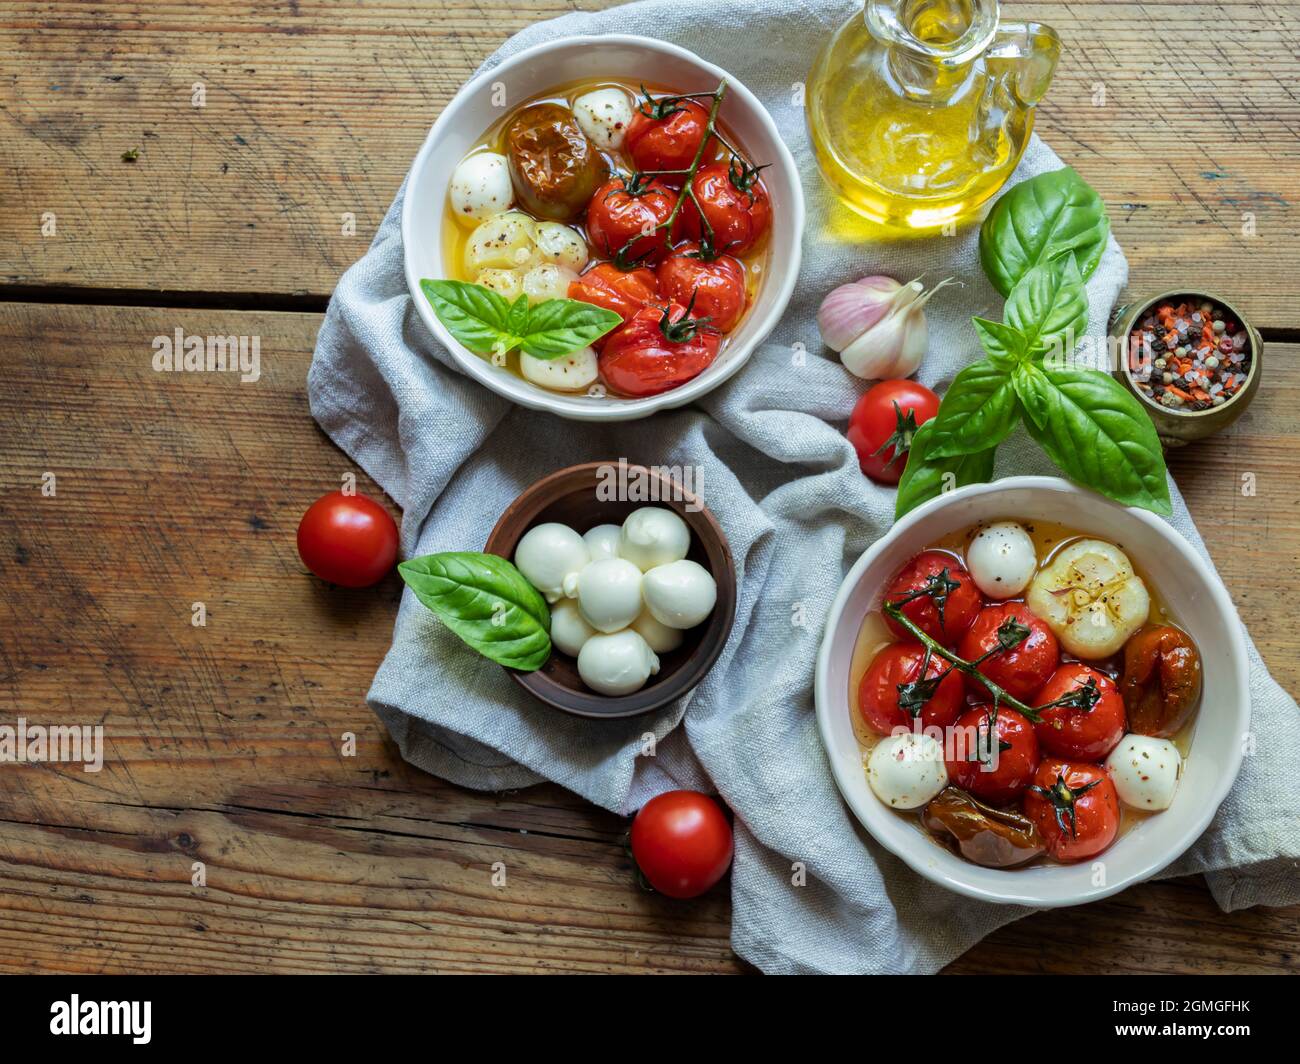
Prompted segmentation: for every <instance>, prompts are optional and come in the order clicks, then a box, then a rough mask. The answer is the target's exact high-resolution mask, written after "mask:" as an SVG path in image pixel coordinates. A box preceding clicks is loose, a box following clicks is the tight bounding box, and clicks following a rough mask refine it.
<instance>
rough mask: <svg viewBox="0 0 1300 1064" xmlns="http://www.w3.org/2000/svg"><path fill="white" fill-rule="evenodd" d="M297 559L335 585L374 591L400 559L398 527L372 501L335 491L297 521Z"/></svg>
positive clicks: (324, 496)
mask: <svg viewBox="0 0 1300 1064" xmlns="http://www.w3.org/2000/svg"><path fill="white" fill-rule="evenodd" d="M298 556H299V557H300V558H302V563H303V565H305V566H307V568H308V569H310V570H311V571H312V572H313V573H315V574H316V575H317V576H319V577H320V578H321V579H322V580H325V581H327V582H329V583H331V584H339V585H341V586H342V587H369V586H370V585H371V584H377V583H378V582H379V581H380V580H382V579H383V578H384V576H385V575H386V574H387V573H388V571H389V570H390V569H392V567H393V562H395V561H396V560H397V525H396V524H394V523H393V519H392V518H391V517H389V516H388V511H387V510H385V509H384V508H383V507H382V506H380V505H379V503H377V502H375V501H374V500H373V499H368V498H366V497H365V496H364V495H344V494H343V492H341V491H331V492H330V493H329V494H328V495H322V496H321V497H320V498H319V499H317V500H316V501H315V502H314V503H312V504H311V506H309V507H308V508H307V512H306V513H305V514H303V515H302V520H301V521H300V522H298Z"/></svg>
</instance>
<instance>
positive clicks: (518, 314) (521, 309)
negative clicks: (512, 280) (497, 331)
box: [505, 295, 528, 336]
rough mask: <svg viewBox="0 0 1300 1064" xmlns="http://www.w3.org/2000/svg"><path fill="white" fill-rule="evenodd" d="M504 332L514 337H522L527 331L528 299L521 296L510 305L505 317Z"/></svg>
mask: <svg viewBox="0 0 1300 1064" xmlns="http://www.w3.org/2000/svg"><path fill="white" fill-rule="evenodd" d="M505 331H506V332H508V333H511V334H512V335H514V336H523V334H524V333H525V332H527V331H528V297H527V296H524V295H521V296H520V297H519V298H518V299H516V300H515V301H514V302H513V303H511V304H510V311H509V313H508V314H507V315H506V323H505Z"/></svg>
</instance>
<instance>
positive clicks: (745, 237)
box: [691, 159, 772, 255]
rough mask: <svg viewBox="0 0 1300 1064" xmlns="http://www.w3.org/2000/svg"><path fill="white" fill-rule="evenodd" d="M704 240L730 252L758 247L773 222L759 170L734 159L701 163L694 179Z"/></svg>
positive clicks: (745, 250) (769, 202)
mask: <svg viewBox="0 0 1300 1064" xmlns="http://www.w3.org/2000/svg"><path fill="white" fill-rule="evenodd" d="M691 192H692V194H693V204H692V205H693V206H697V207H698V210H697V211H696V212H695V213H696V214H697V215H698V216H702V217H703V221H702V222H700V223H699V224H698V225H697V227H696V228H697V231H698V232H699V233H700V234H701V239H702V240H703V239H705V238H710V243H711V245H712V247H713V248H714V249H715V250H717V251H724V252H726V253H727V254H728V255H743V254H745V253H746V252H747V251H750V250H751V249H753V248H754V247H756V246H757V245H758V243H759V241H761V240H762V239H763V237H764V236H765V235H766V234H767V230H768V228H769V226H771V224H772V203H771V201H770V200H769V199H768V198H767V189H766V188H764V187H763V181H762V178H760V177H759V176H758V173H757V171H755V170H753V169H751V168H749V167H746V166H745V165H744V164H742V163H740V162H738V161H737V160H735V159H733V160H732V161H731V162H730V163H710V164H709V165H708V166H701V167H700V168H699V169H698V170H697V171H695V176H694V177H693V178H691Z"/></svg>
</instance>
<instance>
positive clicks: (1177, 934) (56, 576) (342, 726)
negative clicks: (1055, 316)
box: [0, 304, 1300, 972]
mask: <svg viewBox="0 0 1300 1064" xmlns="http://www.w3.org/2000/svg"><path fill="white" fill-rule="evenodd" d="M178 326H179V327H181V328H183V329H184V330H185V331H186V332H187V333H196V334H200V335H206V334H221V335H257V336H259V337H260V341H261V351H262V362H261V368H262V377H261V379H260V380H259V381H258V382H257V383H255V384H241V383H239V382H238V381H237V380H236V379H234V378H233V376H230V375H226V376H220V375H208V374H161V373H155V372H154V371H153V370H152V368H151V358H152V349H151V341H152V338H153V337H154V336H157V335H165V334H171V333H172V332H173V331H174V330H175V328H176V327H178ZM318 326H319V318H317V317H316V316H310V315H296V314H267V313H261V314H241V313H237V312H226V313H222V312H210V311H209V312H196V311H175V310H157V309H154V310H147V309H115V308H107V307H67V306H58V305H43V306H30V305H23V304H6V305H0V351H4V352H5V373H4V374H3V376H2V377H0V487H2V488H3V490H4V497H5V501H6V505H5V507H3V508H2V509H0V719H3V720H5V721H9V722H11V721H13V720H14V718H15V717H17V716H19V715H22V716H24V717H26V718H27V719H28V720H29V721H31V722H36V723H46V724H87V723H88V724H94V723H97V722H102V724H103V725H104V727H105V729H106V744H107V754H106V759H105V764H104V768H103V771H102V772H99V773H97V774H91V773H85V772H82V771H81V770H80V768H79V767H78V766H76V765H66V764H64V765H13V764H6V765H4V766H0V970H5V971H65V972H90V971H113V972H130V971H142V970H149V971H168V972H172V971H174V972H193V971H214V972H227V971H284V972H290V971H292V972H297V971H304V972H306V971H311V972H317V971H394V972H401V971H417V970H436V971H544V970H562V971H593V972H632V971H636V972H645V971H661V972H667V971H673V972H732V971H739V970H742V969H743V968H744V965H743V964H741V962H739V961H738V959H737V958H735V957H734V956H733V955H732V954H731V952H730V948H729V917H730V914H729V906H728V903H727V898H726V895H725V891H724V890H722V889H719V890H717V891H715V892H713V893H712V894H711V895H710V896H709V897H707V898H705V899H702V900H700V901H697V902H693V903H689V904H678V903H672V902H669V901H667V900H666V899H663V898H658V897H653V896H649V895H646V894H644V893H642V892H640V891H639V890H638V889H637V888H636V887H635V885H634V882H633V876H632V869H631V867H630V865H629V862H628V858H627V856H626V854H625V851H624V849H623V843H622V838H621V837H622V833H623V831H624V830H625V825H624V824H623V822H622V821H620V820H619V819H618V818H616V817H614V816H611V815H610V814H607V813H604V812H602V811H600V810H598V809H594V808H593V807H591V806H589V805H587V804H586V803H584V802H582V801H581V800H579V799H577V798H575V797H574V796H572V795H570V794H567V793H566V792H564V791H562V790H560V789H559V788H557V787H553V786H544V787H536V788H531V789H528V790H525V791H520V792H515V793H506V794H499V795H491V794H477V793H473V792H470V791H465V790H462V789H459V788H456V787H453V786H450V785H448V784H445V783H443V782H441V781H438V780H435V779H433V778H431V777H429V776H426V775H424V774H422V773H420V772H417V771H414V770H412V769H411V768H409V767H408V766H406V765H405V764H404V763H403V762H402V761H401V759H400V757H399V756H398V754H397V752H396V749H395V748H394V747H393V746H392V744H391V743H390V742H388V740H387V739H386V737H385V735H384V733H383V731H382V729H381V728H380V727H379V725H378V723H377V722H376V721H375V720H374V718H373V717H372V716H371V714H370V712H369V710H368V709H367V708H366V706H365V704H364V692H365V691H366V689H367V687H368V686H369V683H370V679H371V676H372V675H373V671H374V668H375V666H376V665H377V663H378V661H379V659H380V657H381V656H382V654H383V652H384V649H385V648H386V646H387V643H388V639H389V636H390V632H391V625H392V618H393V614H394V612H395V609H396V603H397V599H398V592H399V588H398V583H397V581H396V579H390V580H388V581H387V582H385V583H384V584H382V585H381V586H380V587H379V588H378V589H374V590H369V591H356V592H345V591H340V590H327V589H325V588H323V587H322V586H320V585H318V584H317V583H316V582H315V581H313V580H312V579H311V578H310V577H308V576H307V575H306V574H305V573H304V572H303V571H302V567H301V565H300V564H299V562H298V559H297V555H296V552H295V549H294V543H293V535H294V529H295V526H296V521H297V518H298V515H299V514H300V513H301V512H302V510H303V509H304V508H305V506H306V505H307V504H308V503H309V502H310V501H311V500H312V499H313V498H314V497H316V496H317V495H318V494H320V493H321V492H322V491H324V490H326V489H327V488H329V487H332V486H334V485H336V484H337V483H338V478H339V477H340V476H341V475H342V474H343V473H345V472H348V471H350V470H351V467H350V465H349V463H348V462H347V461H346V460H345V459H344V458H343V457H342V455H340V454H339V453H338V452H337V451H336V450H335V449H334V448H333V447H332V446H331V445H330V444H329V442H328V441H327V440H326V439H325V438H324V436H323V435H322V434H321V433H320V432H319V431H318V430H316V429H315V428H314V426H313V425H312V422H311V420H310V416H309V414H308V411H307V404H306V398H305V395H304V392H303V388H304V384H303V382H304V380H305V376H306V368H307V364H308V361H309V358H310V351H311V346H312V342H313V339H314V336H315V332H316V329H317V328H318ZM1297 355H1300V348H1295V347H1292V348H1281V347H1278V348H1276V349H1273V350H1271V351H1270V359H1271V362H1270V365H1271V366H1272V367H1274V370H1275V372H1274V373H1273V374H1272V375H1270V377H1269V378H1267V381H1268V386H1267V387H1265V389H1264V390H1262V391H1261V393H1260V395H1259V397H1258V399H1257V404H1258V405H1257V407H1256V408H1255V409H1254V410H1252V412H1251V414H1250V416H1249V417H1248V419H1246V420H1244V421H1243V422H1241V423H1240V426H1239V428H1238V429H1236V430H1235V439H1234V441H1233V443H1232V447H1231V451H1232V454H1233V457H1232V458H1231V459H1228V458H1225V457H1223V455H1222V454H1220V452H1221V451H1223V452H1226V451H1227V450H1229V449H1228V448H1215V447H1211V446H1208V445H1206V457H1205V461H1204V463H1201V462H1196V463H1193V462H1192V461H1191V460H1190V459H1191V455H1190V454H1189V455H1188V456H1187V457H1188V461H1187V463H1186V466H1185V469H1184V468H1181V467H1180V475H1182V476H1183V480H1184V487H1185V490H1187V491H1188V494H1189V497H1191V498H1193V500H1194V505H1195V506H1197V507H1198V508H1200V509H1201V512H1202V513H1203V514H1204V515H1205V516H1207V517H1209V516H1211V515H1214V514H1218V513H1220V512H1221V511H1222V510H1223V509H1224V508H1225V507H1226V506H1228V503H1227V501H1226V500H1225V499H1223V498H1221V497H1220V496H1219V495H1218V494H1217V493H1218V492H1219V490H1220V486H1221V485H1222V483H1223V482H1224V481H1225V478H1226V477H1228V476H1229V475H1235V473H1236V471H1237V469H1238V465H1240V466H1241V467H1242V468H1251V469H1255V470H1257V471H1258V473H1259V483H1260V485H1261V490H1260V494H1259V495H1258V496H1257V500H1258V502H1259V505H1260V506H1261V508H1262V512H1263V513H1266V514H1267V521H1264V520H1262V519H1260V518H1259V516H1258V515H1257V516H1256V518H1255V519H1252V518H1251V515H1250V512H1249V511H1245V510H1243V511H1242V512H1241V514H1240V517H1239V518H1238V519H1237V521H1236V523H1235V525H1234V526H1233V529H1234V530H1233V532H1232V533H1231V536H1232V538H1231V539H1229V540H1228V541H1227V542H1226V549H1224V548H1225V541H1224V540H1222V539H1221V538H1220V537H1219V536H1218V535H1216V536H1215V539H1214V543H1215V548H1214V549H1215V555H1216V561H1218V562H1219V564H1220V567H1221V568H1222V570H1223V572H1224V575H1225V578H1226V579H1227V581H1228V583H1229V586H1230V587H1231V588H1232V589H1233V591H1234V594H1237V595H1238V597H1239V601H1243V602H1244V603H1249V605H1250V613H1249V619H1250V623H1251V628H1252V631H1253V632H1254V634H1255V636H1256V638H1257V639H1258V640H1259V641H1260V644H1261V647H1262V648H1263V650H1264V653H1265V656H1266V658H1267V659H1268V660H1269V661H1270V662H1271V664H1272V665H1273V667H1274V668H1275V669H1277V670H1278V671H1279V675H1280V676H1281V677H1282V678H1283V679H1284V682H1288V683H1290V684H1291V685H1292V687H1293V689H1294V681H1295V680H1296V678H1297V675H1296V666H1295V664H1294V662H1295V661H1296V660H1297V656H1296V654H1295V652H1294V651H1295V639H1296V636H1295V633H1294V632H1293V631H1292V630H1291V629H1292V628H1293V621H1292V619H1291V618H1290V616H1289V613H1288V610H1287V606H1286V603H1287V602H1289V601H1293V598H1294V593H1295V592H1297V591H1300V576H1298V575H1297V573H1298V569H1297V566H1296V565H1295V564H1294V559H1295V555H1296V553H1297V548H1298V545H1300V528H1297V527H1296V508H1295V501H1296V499H1295V488H1294V487H1290V486H1288V485H1287V484H1285V483H1284V482H1282V481H1281V479H1280V478H1281V477H1282V474H1283V472H1284V471H1285V469H1286V467H1287V464H1288V462H1290V463H1292V464H1293V463H1294V461H1295V455H1296V450H1295V449H1296V446H1297V445H1296V443H1295V440H1296V438H1297V437H1296V434H1295V428H1296V426H1295V425H1294V419H1295V417H1296V415H1295V414H1294V413H1293V412H1292V411H1294V409H1295V405H1296V404H1295V398H1296V397H1295V395H1294V394H1293V393H1294V390H1295V384H1294V374H1289V373H1288V369H1289V360H1290V359H1293V358H1295V357H1296V356H1297ZM1279 379H1280V380H1283V381H1288V382H1291V383H1287V384H1285V385H1283V384H1281V383H1279V384H1277V385H1274V384H1273V383H1272V382H1273V381H1274V380H1279ZM1288 418H1289V419H1291V420H1288ZM1274 433H1276V435H1274ZM46 472H53V473H54V474H55V475H56V481H55V486H56V494H55V495H54V496H53V497H47V496H43V495H42V494H41V490H40V488H41V483H42V474H43V473H46ZM1265 487H1267V489H1268V490H1265ZM360 488H361V490H362V491H368V492H372V493H374V492H375V490H376V489H375V488H374V486H373V485H371V484H370V483H369V482H368V481H366V479H365V478H364V477H361V478H360ZM1198 493H1199V494H1198ZM1207 527H1209V526H1208V523H1207ZM1215 527H1216V528H1217V526H1215ZM1288 560H1289V562H1290V564H1285V565H1282V562H1284V561H1288ZM1279 565H1280V566H1281V567H1280V568H1278V569H1277V570H1276V572H1275V573H1272V574H1271V575H1265V570H1266V569H1267V568H1271V567H1274V566H1279ZM1268 580H1272V581H1273V583H1274V593H1273V594H1268V595H1266V594H1264V586H1265V584H1266V582H1267V581H1268ZM1243 595H1244V596H1245V598H1243ZM196 601H201V602H204V603H206V606H207V624H206V626H205V627H195V626H193V625H192V624H191V615H192V614H191V609H192V604H193V603H194V602H196ZM345 733H352V734H354V735H355V736H356V755H355V756H354V757H349V756H345V753H344V750H343V742H344V735H345ZM195 861H201V862H203V863H204V865H205V867H206V885H205V886H201V887H197V886H194V885H192V883H191V877H192V875H193V863H194V862H195ZM498 861H501V862H504V864H505V869H506V885H505V886H504V887H498V886H494V885H493V883H492V880H491V875H492V865H493V864H494V863H496V862H498ZM1297 915H1300V912H1297V911H1295V910H1292V911H1290V912H1280V913H1279V912H1271V911H1267V910H1261V911H1256V912H1247V913H1239V914H1234V915H1232V916H1227V917H1224V916H1222V915H1221V914H1218V913H1217V910H1215V909H1214V907H1213V905H1212V903H1211V902H1210V900H1209V898H1208V896H1207V895H1206V893H1205V891H1204V887H1203V886H1202V885H1201V884H1200V882H1199V881H1198V880H1188V881H1183V882H1179V883H1173V884H1154V885H1146V886H1142V887H1138V888H1135V889H1134V890H1131V891H1128V892H1126V893H1125V894H1123V895H1122V896H1121V897H1119V898H1117V899H1114V900H1112V901H1110V902H1106V903H1103V904H1100V905H1096V906H1089V907H1087V908H1086V909H1081V910H1070V911H1068V912H1056V913H1045V914H1040V915H1037V916H1034V917H1032V918H1030V919H1029V920H1027V921H1023V922H1021V923H1019V924H1017V925H1014V926H1013V927H1011V928H1007V929H1004V930H1003V931H1000V932H998V933H997V934H995V935H993V936H992V937H991V938H990V939H989V940H987V941H986V942H984V943H982V944H981V945H980V946H978V947H977V948H976V949H975V950H973V951H972V952H971V953H970V954H968V955H967V956H966V957H964V958H963V959H962V960H961V961H960V962H959V963H958V964H957V965H956V966H954V970H956V971H983V970H992V971H1017V970H1026V969H1029V970H1044V971H1067V970H1069V971H1087V970H1092V971H1098V970H1115V966H1116V965H1120V964H1122V963H1129V962H1123V961H1120V960H1117V957H1119V956H1120V952H1121V951H1120V950H1119V948H1118V947H1119V945H1120V944H1121V943H1129V942H1133V941H1141V942H1144V943H1150V944H1151V945H1150V947H1149V951H1148V953H1147V954H1146V955H1144V957H1143V958H1141V960H1140V962H1133V963H1141V964H1143V965H1144V966H1145V967H1146V968H1148V969H1150V970H1159V971H1198V970H1207V969H1213V970H1260V971H1262V970H1276V969H1279V968H1282V967H1285V966H1286V965H1287V964H1290V963H1292V962H1291V961H1290V960H1289V959H1288V956H1294V954H1295V951H1296V949H1297V948H1298V947H1300V941H1297V939H1298V938H1300V934H1298V933H1297V920H1296V917H1297ZM1211 940H1212V941H1211Z"/></svg>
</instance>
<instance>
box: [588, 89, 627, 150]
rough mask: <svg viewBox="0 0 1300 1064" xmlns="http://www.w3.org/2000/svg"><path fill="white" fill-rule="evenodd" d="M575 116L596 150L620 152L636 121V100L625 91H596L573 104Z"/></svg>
mask: <svg viewBox="0 0 1300 1064" xmlns="http://www.w3.org/2000/svg"><path fill="white" fill-rule="evenodd" d="M573 116H574V118H576V119H577V120H578V125H579V126H581V127H582V131H583V132H584V133H585V134H587V139H588V140H589V141H591V142H592V143H593V144H594V145H596V147H598V148H600V149H602V150H603V151H618V150H619V149H620V148H622V147H623V138H624V136H625V135H626V133H627V127H628V123H630V122H631V121H632V101H631V100H629V99H628V95H627V93H626V92H624V91H623V90H622V89H614V88H609V89H594V90H593V91H591V92H587V93H583V94H582V95H581V96H579V97H578V98H577V99H576V100H574V101H573Z"/></svg>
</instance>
